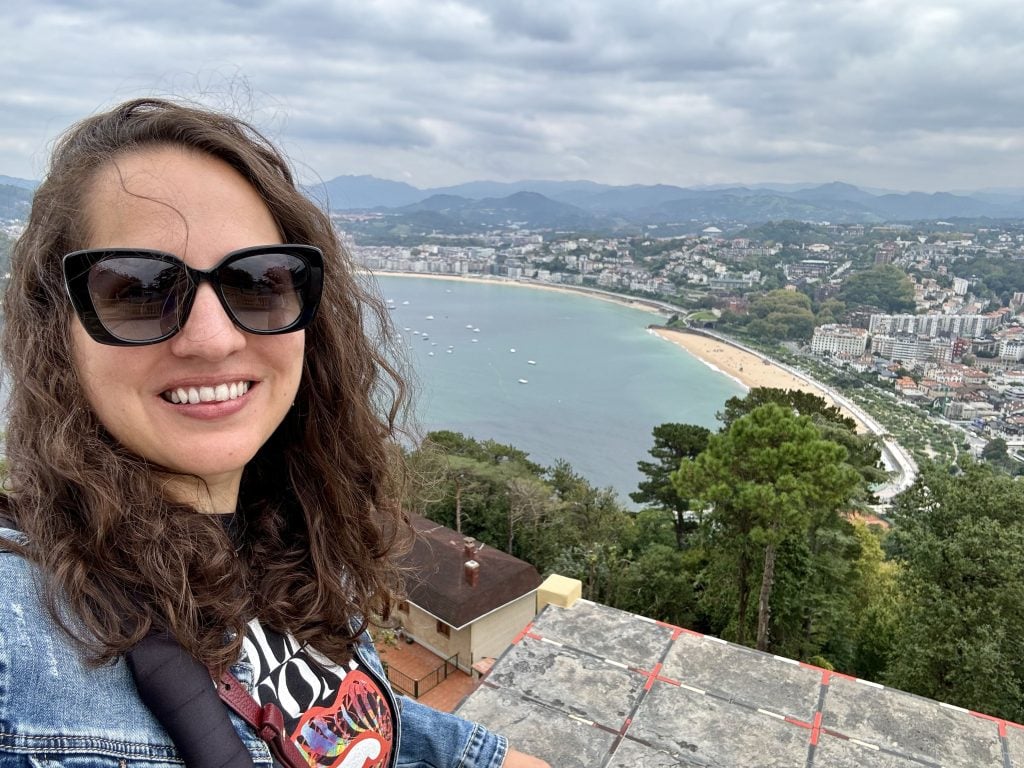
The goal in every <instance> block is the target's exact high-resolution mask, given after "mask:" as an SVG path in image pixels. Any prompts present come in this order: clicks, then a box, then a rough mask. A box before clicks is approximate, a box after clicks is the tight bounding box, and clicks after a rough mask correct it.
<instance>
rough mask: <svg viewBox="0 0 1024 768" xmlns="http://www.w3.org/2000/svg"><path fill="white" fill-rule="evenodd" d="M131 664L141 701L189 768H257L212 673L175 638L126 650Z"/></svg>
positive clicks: (155, 638) (151, 639)
mask: <svg viewBox="0 0 1024 768" xmlns="http://www.w3.org/2000/svg"><path fill="white" fill-rule="evenodd" d="M127 661H128V668H129V669H130V670H131V672H132V675H133V677H134V678H135V685H136V687H137V688H138V690H139V698H141V699H142V702H143V703H144V704H145V705H146V707H148V708H149V711H150V712H152V713H153V716H154V717H155V718H156V719H157V720H158V721H159V722H160V724H161V725H162V726H163V727H164V730H166V731H167V733H168V735H169V736H170V737H171V741H173V742H174V746H175V747H176V748H177V750H178V753H179V754H180V755H181V757H182V759H183V760H184V761H185V765H186V766H188V768H253V760H252V755H250V754H249V750H248V749H246V747H245V745H244V744H243V743H242V739H241V738H239V736H238V733H237V732H236V731H235V727H234V725H232V723H231V719H230V718H229V717H228V712H227V710H226V709H225V708H224V705H223V704H221V702H220V699H219V698H218V697H217V691H216V689H215V688H214V686H213V685H211V682H212V681H211V680H210V673H209V671H208V670H207V669H206V667H204V666H203V665H202V664H200V663H199V662H198V661H196V660H195V659H194V658H192V656H190V655H189V654H188V653H187V652H186V651H185V649H184V648H182V647H181V646H180V645H178V643H177V641H176V640H175V639H174V638H173V637H171V636H170V635H167V634H152V635H147V636H146V637H145V638H143V639H142V641H141V642H140V643H139V644H138V645H137V646H135V647H134V648H133V649H132V650H130V651H129V652H128V654H127Z"/></svg>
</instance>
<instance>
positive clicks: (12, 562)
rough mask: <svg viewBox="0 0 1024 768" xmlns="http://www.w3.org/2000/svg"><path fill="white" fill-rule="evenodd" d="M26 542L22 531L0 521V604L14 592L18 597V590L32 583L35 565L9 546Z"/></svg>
mask: <svg viewBox="0 0 1024 768" xmlns="http://www.w3.org/2000/svg"><path fill="white" fill-rule="evenodd" d="M28 543H29V539H28V536H26V535H25V534H24V533H22V532H21V531H19V530H16V529H14V528H9V527H7V526H6V525H4V524H2V523H0V584H3V585H4V588H3V590H0V604H3V603H5V602H7V600H6V598H11V597H14V595H15V593H16V592H18V593H19V598H20V591H21V590H22V589H24V588H27V587H30V586H32V584H33V581H34V576H35V573H36V566H35V565H34V564H33V563H32V562H30V561H29V560H28V559H27V558H25V557H23V556H22V555H21V554H19V553H18V552H16V551H14V549H15V547H12V546H11V545H12V544H13V545H16V546H21V547H25V546H28Z"/></svg>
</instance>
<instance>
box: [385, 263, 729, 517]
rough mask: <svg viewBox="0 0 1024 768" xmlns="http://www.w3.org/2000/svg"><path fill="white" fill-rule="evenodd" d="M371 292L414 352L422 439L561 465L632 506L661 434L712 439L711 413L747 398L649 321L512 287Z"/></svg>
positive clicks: (418, 286)
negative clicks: (664, 428) (658, 430)
mask: <svg viewBox="0 0 1024 768" xmlns="http://www.w3.org/2000/svg"><path fill="white" fill-rule="evenodd" d="M377 282H378V285H379V287H380V291H381V294H382V295H383V296H384V298H385V299H387V300H388V301H389V304H390V306H391V307H392V309H391V319H392V322H393V323H394V325H395V327H396V329H397V330H398V332H399V335H400V336H401V338H402V339H403V343H404V344H405V346H406V349H407V350H408V352H409V354H408V359H409V361H410V363H411V365H412V368H413V371H414V374H415V378H416V390H417V392H416V402H415V415H416V420H417V422H418V424H419V426H420V428H421V429H422V430H423V431H427V430H433V429H451V430H454V431H457V432H463V433H465V434H467V435H471V436H473V437H476V438H479V439H487V438H493V439H494V440H497V441H499V442H502V443H510V444H512V445H515V446H516V447H518V448H520V449H522V450H524V451H526V452H528V453H529V454H530V458H531V459H533V460H534V461H536V462H539V463H540V464H544V465H550V464H552V463H554V461H555V460H556V459H558V458H564V459H566V460H567V461H569V462H570V463H571V464H572V466H573V467H574V468H575V469H576V471H577V472H579V473H580V474H582V475H583V476H584V477H586V478H587V479H588V480H590V481H591V482H592V483H594V484H595V485H597V486H599V487H606V486H611V487H612V488H614V489H615V490H616V491H617V492H618V494H619V496H620V498H621V500H622V501H623V502H625V503H627V504H630V505H632V502H630V501H629V498H628V494H629V493H630V492H631V491H634V490H636V487H637V483H638V482H639V481H640V480H641V479H642V475H641V474H640V473H639V471H638V470H637V468H636V463H637V461H639V460H641V459H646V458H649V457H648V455H647V451H648V450H649V449H650V447H651V445H652V442H653V440H652V436H651V430H652V429H653V428H654V427H655V426H656V425H658V424H661V423H663V422H669V421H675V422H683V423H687V424H700V425H703V426H706V427H709V428H712V429H715V428H717V426H718V423H717V422H716V421H715V413H716V411H719V410H721V407H722V405H723V403H724V402H725V401H726V399H728V398H730V397H732V396H734V395H739V394H742V393H743V389H742V387H741V386H740V385H739V384H738V383H737V382H735V381H733V380H732V379H730V378H729V377H727V376H725V375H723V374H721V373H718V372H716V371H713V370H712V369H710V368H708V367H707V366H705V365H704V364H703V363H701V362H700V361H699V360H697V359H695V358H693V357H691V356H690V355H688V354H687V353H685V352H684V351H683V350H682V349H680V348H679V347H677V346H675V345H673V344H670V343H669V342H666V341H664V340H662V339H660V338H658V337H657V336H655V335H654V334H652V333H649V332H648V331H647V326H648V325H649V324H651V323H657V322H659V318H658V317H657V316H656V315H653V314H651V313H649V312H645V311H642V310H639V309H635V308H632V307H628V306H625V305H620V304H615V303H611V302H607V301H601V300H598V299H593V298H590V297H587V296H583V295H579V294H568V293H556V292H552V291H540V290H531V289H528V288H524V287H521V286H515V285H502V284H482V283H470V282H466V281H461V280H458V279H455V280H425V279H419V278H415V277H386V276H379V277H378V278H377ZM513 350H514V351H513ZM529 361H533V363H534V364H531V363H530V362H529ZM523 382H525V383H523Z"/></svg>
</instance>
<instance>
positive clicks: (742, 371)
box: [360, 269, 873, 432]
mask: <svg viewBox="0 0 1024 768" xmlns="http://www.w3.org/2000/svg"><path fill="white" fill-rule="evenodd" d="M360 273H361V274H363V275H368V276H370V277H373V278H376V277H377V276H378V275H380V276H381V277H412V278H416V279H426V280H447V281H449V282H456V283H457V282H460V281H462V282H469V283H477V284H483V285H509V286H516V287H519V288H532V289H535V290H541V291H552V292H555V293H562V294H575V295H578V296H587V297H589V298H592V299H599V300H601V301H608V302H611V303H613V304H619V305H621V306H625V307H631V308H633V309H639V310H641V311H644V312H648V313H650V314H654V315H658V316H660V317H665V316H667V315H669V314H670V310H669V309H668V307H667V306H666V307H665V309H658V308H656V307H655V306H653V305H652V304H649V303H647V304H645V303H643V299H634V298H633V297H631V296H625V295H623V294H615V293H612V292H610V291H601V290H596V289H590V288H581V287H579V286H566V285H556V284H549V283H538V282H535V281H532V280H531V281H527V280H512V279H509V278H506V277H496V276H488V277H480V276H469V275H442V274H432V273H424V272H390V271H386V270H379V271H371V270H366V269H364V270H360ZM648 331H649V332H650V333H653V334H655V335H656V336H658V337H659V338H661V339H663V340H665V341H667V342H669V343H671V344H674V345H675V346H677V347H680V348H681V349H683V350H684V351H685V352H686V353H688V354H689V355H690V356H691V357H693V358H694V359H695V360H698V361H700V362H701V363H703V364H704V365H706V366H707V367H708V368H710V369H711V370H713V371H715V372H716V373H720V374H722V375H723V376H727V377H729V378H730V379H732V380H733V381H735V382H737V383H738V384H740V385H741V386H742V387H745V388H746V389H747V390H750V389H753V388H754V387H772V388H776V389H799V390H802V391H804V392H810V393H811V394H814V395H818V397H821V398H824V399H825V401H826V402H828V403H829V404H830V405H834V406H835V407H837V408H839V410H840V411H842V412H843V415H844V416H848V417H850V418H851V419H853V420H854V421H855V422H856V423H857V430H858V431H859V432H868V431H873V430H871V428H870V427H869V425H867V424H866V423H865V421H864V420H863V419H862V418H861V414H860V413H857V412H855V411H853V410H850V409H848V408H847V407H846V406H845V405H844V403H843V402H842V401H841V397H836V396H834V393H833V392H832V391H831V390H829V389H828V388H827V387H824V386H822V385H820V384H818V383H817V382H815V381H813V380H812V379H810V378H809V377H806V376H799V375H797V374H795V373H792V372H791V371H789V370H788V369H786V368H784V367H783V366H782V365H780V364H779V363H778V362H777V361H775V360H772V359H771V358H770V357H766V356H765V355H762V354H760V353H756V352H753V351H751V350H748V349H745V348H743V347H740V346H738V345H737V344H735V343H733V342H731V341H728V340H726V339H724V338H720V337H716V336H711V335H708V334H703V333H694V332H689V331H681V330H670V329H668V328H662V327H657V326H650V327H649V328H648Z"/></svg>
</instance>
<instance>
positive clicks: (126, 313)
mask: <svg viewBox="0 0 1024 768" xmlns="http://www.w3.org/2000/svg"><path fill="white" fill-rule="evenodd" d="M203 282H208V283H209V284H210V285H211V286H213V290H214V292H215V293H216V294H217V298H218V299H220V303H221V306H222V307H224V311H225V312H227V315H228V317H230V318H231V321H232V322H233V323H234V324H235V325H237V326H238V327H239V328H241V329H242V330H243V331H246V332H248V333H256V334H261V335H271V334H276V333H291V332H292V331H299V330H302V329H303V328H305V327H306V326H308V325H309V324H310V323H311V322H312V320H313V316H314V315H315V314H316V308H317V305H318V304H319V303H320V294H321V291H322V290H323V282H324V258H323V254H322V253H321V252H320V249H319V248H315V247H313V246H311V245H257V246H255V247H252V248H242V249H241V250H239V251H232V252H231V253H229V254H228V255H227V256H225V257H224V258H223V259H221V261H220V263H219V264H217V265H216V266H215V267H212V268H211V269H193V268H192V267H190V266H189V265H188V264H186V263H185V262H183V261H182V260H181V259H179V258H178V257H177V256H173V255H172V254H170V253H164V252H163V251H150V250H145V249H137V248H96V249H90V250H85V251H75V252H74V253H69V254H68V255H67V256H65V257H64V284H65V285H66V286H67V289H68V296H70V297H71V303H72V304H73V305H74V307H75V312H77V313H78V319H79V320H81V321H82V325H83V326H84V327H85V330H86V332H87V333H88V334H89V335H90V336H91V337H92V338H93V339H94V340H96V341H98V342H99V343H100V344H112V345H115V346H122V347H130V346H142V345H144V344H157V343H159V342H161V341H166V340H167V339H169V338H171V337H172V336H173V335H174V334H176V333H177V332H178V331H180V330H181V328H182V326H183V325H185V322H186V321H187V320H188V315H189V312H190V311H191V310H192V303H193V301H194V300H195V297H196V290H197V289H198V288H199V285H200V283H203Z"/></svg>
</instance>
